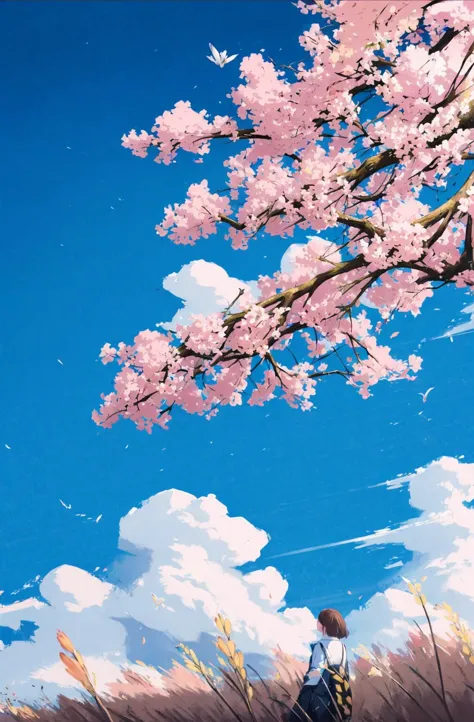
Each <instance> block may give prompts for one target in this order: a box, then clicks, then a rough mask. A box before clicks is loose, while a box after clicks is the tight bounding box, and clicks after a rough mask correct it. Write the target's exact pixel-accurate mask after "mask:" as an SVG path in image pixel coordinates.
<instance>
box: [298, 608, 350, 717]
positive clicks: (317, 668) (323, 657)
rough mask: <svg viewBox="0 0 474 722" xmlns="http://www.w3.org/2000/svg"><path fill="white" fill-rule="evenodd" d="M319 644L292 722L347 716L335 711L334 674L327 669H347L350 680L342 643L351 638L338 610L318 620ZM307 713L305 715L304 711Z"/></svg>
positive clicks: (332, 610)
mask: <svg viewBox="0 0 474 722" xmlns="http://www.w3.org/2000/svg"><path fill="white" fill-rule="evenodd" d="M318 632H320V633H321V635H322V636H321V639H320V640H319V642H316V643H315V644H312V645H311V652H312V654H311V659H310V662H309V668H308V671H307V673H306V675H305V678H304V681H303V687H302V689H301V692H300V694H299V696H298V702H297V704H296V705H295V706H294V708H293V710H292V712H291V715H290V721H289V722H309V720H308V718H309V719H310V720H311V721H312V722H333V720H340V719H341V717H343V719H345V720H347V719H348V717H347V716H346V715H343V714H341V712H340V711H339V712H338V710H337V709H336V707H335V700H334V693H333V692H331V689H330V688H331V674H330V672H329V671H328V670H327V669H324V667H325V666H326V667H327V666H329V667H336V668H337V669H339V667H341V666H342V667H343V668H344V670H345V677H346V679H347V680H349V665H348V662H347V650H346V645H345V644H344V643H343V642H341V639H344V638H345V637H348V636H349V633H348V631H347V627H346V623H345V621H344V619H343V617H342V615H341V614H339V612H337V611H336V610H335V609H323V611H322V612H320V613H319V616H318ZM302 710H303V711H302Z"/></svg>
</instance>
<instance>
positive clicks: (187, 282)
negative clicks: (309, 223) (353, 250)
mask: <svg viewBox="0 0 474 722" xmlns="http://www.w3.org/2000/svg"><path fill="white" fill-rule="evenodd" d="M307 238H308V241H315V240H317V241H319V242H320V245H321V249H322V251H323V252H324V251H325V254H326V257H327V258H328V259H329V260H330V261H333V262H336V261H338V260H339V254H338V252H337V251H336V250H331V249H333V248H334V244H333V243H331V242H330V241H325V240H324V239H321V238H319V237H317V236H308V237H307ZM306 245H307V244H305V243H292V244H291V245H290V246H288V248H287V249H286V251H285V253H284V254H283V256H282V259H281V265H280V270H281V272H282V273H291V271H292V270H293V269H294V267H295V265H296V263H297V261H298V258H299V256H300V255H301V251H302V249H304V248H306ZM163 288H164V289H165V291H169V292H170V293H172V294H173V296H176V297H177V298H180V299H181V300H182V301H183V306H182V308H180V309H179V310H178V311H177V312H176V313H175V315H174V316H173V318H172V320H171V321H167V322H160V323H158V324H157V326H161V327H162V328H165V329H168V330H172V331H173V330H175V328H176V326H177V325H178V324H179V325H181V326H186V325H187V324H189V323H190V322H191V317H192V316H193V315H198V314H203V315H208V314H211V313H216V312H218V311H224V310H225V309H227V308H229V306H230V305H231V304H232V311H233V312H236V311H240V310H242V309H243V308H247V306H248V305H249V302H256V301H258V299H259V298H260V289H259V288H258V285H257V281H256V280H251V281H241V280H240V279H238V278H234V277H232V276H229V274H228V273H227V271H226V270H225V269H224V268H222V266H219V265H218V264H217V263H210V262H209V261H204V260H203V259H199V260H197V261H191V263H188V264H186V265H185V266H183V267H182V268H181V270H180V271H177V272H175V273H170V274H169V275H168V276H166V277H165V278H164V280H163ZM241 292H243V293H242V295H241V296H240V298H239V294H241ZM236 299H237V300H236ZM233 302H235V303H233Z"/></svg>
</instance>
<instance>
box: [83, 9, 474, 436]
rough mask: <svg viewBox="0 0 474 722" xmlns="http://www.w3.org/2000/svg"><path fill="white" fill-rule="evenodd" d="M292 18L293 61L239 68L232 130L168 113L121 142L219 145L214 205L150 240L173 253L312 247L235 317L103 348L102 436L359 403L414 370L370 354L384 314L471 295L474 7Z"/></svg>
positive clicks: (182, 212) (200, 115)
mask: <svg viewBox="0 0 474 722" xmlns="http://www.w3.org/2000/svg"><path fill="white" fill-rule="evenodd" d="M298 7H299V9H300V10H301V12H302V13H304V14H306V15H308V16H312V17H308V20H309V21H312V23H313V24H310V22H308V29H307V31H306V32H304V33H303V35H302V36H301V37H300V38H299V42H300V45H301V46H302V48H303V49H304V51H305V52H306V53H307V56H308V57H307V61H306V62H301V63H299V64H298V65H297V66H296V67H295V66H286V67H278V66H277V65H276V64H275V63H274V62H272V61H270V60H265V59H264V58H263V57H262V55H261V54H252V55H250V56H249V57H246V58H244V59H243V60H242V62H241V65H240V73H241V75H240V78H241V81H242V82H241V84H240V85H239V86H238V87H237V88H234V89H232V91H231V99H232V101H233V103H234V105H235V108H236V113H235V117H229V116H225V117H222V116H216V117H214V118H210V117H208V114H207V113H206V111H204V110H200V111H197V110H194V109H193V108H192V107H191V104H190V103H189V102H183V101H180V102H177V103H176V105H175V107H174V108H173V109H172V110H171V111H166V112H164V113H163V114H162V115H160V116H159V117H158V118H157V119H156V121H155V125H154V126H153V128H152V129H151V131H150V132H149V133H148V132H146V131H144V130H142V131H141V132H140V133H137V132H136V131H135V130H132V131H131V132H130V133H129V134H128V135H126V136H124V137H123V145H124V146H125V148H128V149H129V150H131V152H132V153H133V154H134V155H136V156H138V157H140V158H145V157H146V156H147V155H149V154H150V153H152V154H154V156H155V158H154V159H155V161H156V162H158V163H163V164H165V165H168V164H170V163H171V162H172V161H173V160H174V159H175V158H176V157H177V156H179V154H181V153H192V154H195V155H196V156H198V159H199V158H200V157H202V156H205V155H207V154H208V153H210V152H211V149H212V146H213V145H214V144H215V143H219V142H220V141H222V139H228V140H230V141H232V144H233V145H232V147H233V148H234V147H235V154H234V155H231V156H230V157H229V158H228V159H227V160H226V161H225V163H224V167H225V170H224V173H225V174H226V189H225V191H218V190H212V189H210V188H209V184H208V182H207V181H206V180H204V181H202V182H201V183H194V184H192V185H190V187H189V190H188V192H187V198H186V199H185V200H184V202H182V203H177V204H175V205H174V206H172V207H171V206H170V207H168V208H166V209H165V213H164V219H163V220H162V221H161V223H159V224H158V225H157V226H156V232H157V233H158V235H160V236H167V237H168V238H169V240H170V241H172V242H174V243H177V244H190V245H194V244H195V243H196V242H197V241H198V240H200V239H201V238H208V237H209V236H211V235H212V234H216V233H218V232H219V229H221V228H222V227H224V228H225V229H226V234H225V239H226V240H227V241H230V242H231V244H232V247H233V248H234V249H236V250H241V251H244V250H245V249H246V248H247V247H248V245H249V244H250V243H252V241H253V239H254V238H255V237H256V236H257V235H259V234H266V236H267V237H270V236H279V237H281V238H284V239H288V243H289V244H290V242H291V239H292V238H293V237H294V232H295V229H296V228H299V229H301V230H303V231H310V232H316V233H317V234H318V235H316V236H315V237H314V238H312V239H311V240H309V241H308V243H307V244H306V245H304V244H303V245H302V246H301V247H299V248H297V252H296V253H294V254H293V262H292V266H291V271H289V272H282V271H277V272H275V273H274V275H273V276H271V277H270V276H260V277H259V279H258V288H259V296H258V297H255V296H252V295H251V293H250V292H246V293H243V294H242V295H241V296H240V297H239V298H238V299H236V302H235V304H234V305H233V308H234V309H237V311H236V312H233V313H230V311H229V310H227V311H226V312H221V313H214V314H212V315H209V316H206V317H205V316H202V315H201V316H200V315H198V316H195V317H193V319H192V321H191V323H190V324H189V325H187V326H185V327H181V326H178V327H177V330H176V332H175V333H164V332H160V331H157V330H153V331H150V330H147V331H142V332H140V333H139V334H138V335H137V336H136V338H135V339H134V341H133V343H131V344H129V345H127V344H125V343H120V344H119V345H118V347H117V348H114V347H112V346H111V345H110V344H106V345H105V346H104V348H103V349H102V352H101V357H102V361H103V363H104V364H107V363H111V362H116V363H118V364H119V367H120V368H119V370H118V373H117V375H116V378H115V389H114V391H113V393H110V394H108V395H103V396H102V405H101V408H100V410H99V411H98V412H97V411H95V412H94V414H93V418H94V420H95V421H96V423H97V424H99V425H101V426H103V427H110V426H111V425H112V424H113V423H115V422H116V421H117V420H118V419H119V418H121V417H123V418H128V419H131V420H132V421H133V422H134V423H135V424H136V425H137V427H138V428H139V429H145V430H146V431H148V432H151V430H152V428H153V426H154V425H155V424H158V425H159V426H161V427H164V428H166V427H167V424H168V422H169V420H170V418H171V415H172V412H173V410H174V409H175V408H177V407H181V408H182V409H184V410H185V411H187V412H189V413H197V414H201V415H205V416H206V417H207V418H210V417H212V416H213V415H214V414H216V413H217V411H218V410H219V408H220V407H221V406H225V405H227V404H229V405H231V406H236V405H240V404H242V403H243V402H244V401H245V402H248V403H249V404H250V405H259V406H260V405H262V404H264V403H265V402H267V401H269V400H270V399H273V398H275V397H278V396H281V397H283V398H284V399H285V400H286V401H287V402H288V404H290V405H291V406H293V407H300V408H301V409H303V410H307V409H310V408H311V406H312V404H313V401H312V399H313V398H314V395H315V393H316V389H317V385H318V383H320V382H321V380H323V379H324V378H325V377H328V376H338V377H340V378H339V382H340V381H341V380H342V381H343V382H344V381H345V382H346V383H347V384H349V385H351V386H353V387H354V388H355V389H357V390H358V391H359V393H360V394H361V395H362V396H363V397H364V398H367V397H368V396H369V395H370V391H371V388H372V387H373V386H374V385H375V384H376V383H377V382H379V381H380V380H382V379H385V380H396V379H401V378H404V379H413V378H414V374H416V373H417V372H418V371H419V370H420V367H421V363H422V360H421V358H420V357H419V356H417V355H414V354H413V355H409V356H408V358H407V359H397V358H394V357H393V356H392V354H391V349H390V348H389V347H388V346H387V345H382V344H381V343H379V341H380V334H381V331H382V329H383V328H384V327H385V324H387V323H388V322H389V321H390V320H391V319H392V318H393V316H394V314H396V313H411V314H413V315H417V314H419V313H420V311H421V308H422V306H423V304H424V303H425V302H426V300H427V299H429V298H430V297H432V296H433V295H434V294H435V293H436V291H437V289H440V288H441V287H442V286H444V285H446V284H455V286H457V287H458V288H466V287H470V288H471V289H472V288H473V286H474V267H473V246H472V214H473V212H474V195H473V190H474V171H471V170H470V168H469V166H470V164H471V162H472V161H473V160H474V151H473V152H472V153H471V146H472V144H473V142H474V90H473V80H474V70H473V68H474V3H472V2H468V1H467V0H465V1H463V0H449V1H447V0H432V1H431V2H426V0H425V2H420V1H419V0H403V1H401V0H397V1H396V2H393V3H391V2H390V0H388V2H387V1H386V0H382V1H379V0H370V1H369V0H361V1H358V2H354V0H346V1H342V2H338V0H317V1H316V2H313V3H310V4H307V3H304V2H299V3H298ZM440 195H441V197H442V198H443V202H436V199H437V198H438V197H439V196H440ZM321 236H327V237H330V239H329V238H325V239H323V237H321ZM231 310H232V309H231ZM297 354H298V357H299V360H298V358H297ZM336 382H337V381H334V383H336Z"/></svg>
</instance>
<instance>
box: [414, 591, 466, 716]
mask: <svg viewBox="0 0 474 722" xmlns="http://www.w3.org/2000/svg"><path fill="white" fill-rule="evenodd" d="M425 580H426V577H422V579H421V581H422V582H424V581H425ZM405 581H406V582H407V584H408V589H409V591H410V593H411V594H412V595H413V597H414V599H415V602H416V603H417V604H419V605H420V606H421V607H422V609H423V613H424V615H425V617H426V621H427V622H428V627H429V630H430V636H431V641H432V643H433V650H434V654H435V659H436V667H437V669H438V677H439V684H440V688H441V695H440V701H441V703H442V705H443V707H444V710H445V712H446V715H447V717H448V719H449V722H454V719H453V716H452V714H451V710H450V709H449V705H448V700H447V697H446V687H445V684H444V677H443V670H442V667H441V659H440V656H439V649H438V644H437V642H436V637H435V634H434V630H433V624H432V622H431V617H430V615H429V612H428V608H427V604H428V602H427V599H426V597H425V595H424V594H423V590H422V587H421V584H420V583H416V582H411V581H409V580H408V579H407V580H405ZM421 679H423V681H424V682H425V683H426V684H429V683H428V681H427V680H426V679H425V678H424V677H421ZM433 692H435V693H436V691H435V690H434V689H433Z"/></svg>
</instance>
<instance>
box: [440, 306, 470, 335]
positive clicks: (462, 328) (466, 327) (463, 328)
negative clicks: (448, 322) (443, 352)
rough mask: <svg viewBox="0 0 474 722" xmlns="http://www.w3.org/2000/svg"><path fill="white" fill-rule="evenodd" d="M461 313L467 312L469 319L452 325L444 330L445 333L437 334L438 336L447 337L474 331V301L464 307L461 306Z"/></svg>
mask: <svg viewBox="0 0 474 722" xmlns="http://www.w3.org/2000/svg"><path fill="white" fill-rule="evenodd" d="M461 313H465V314H469V315H470V318H469V320H468V321H464V322H463V323H459V324H458V325H457V326H453V328H451V329H449V330H448V331H446V333H444V334H443V335H442V336H439V338H447V337H448V336H457V335H459V334H463V333H471V332H472V331H474V303H473V304H471V305H470V306H466V308H463V309H462V311H461Z"/></svg>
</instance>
